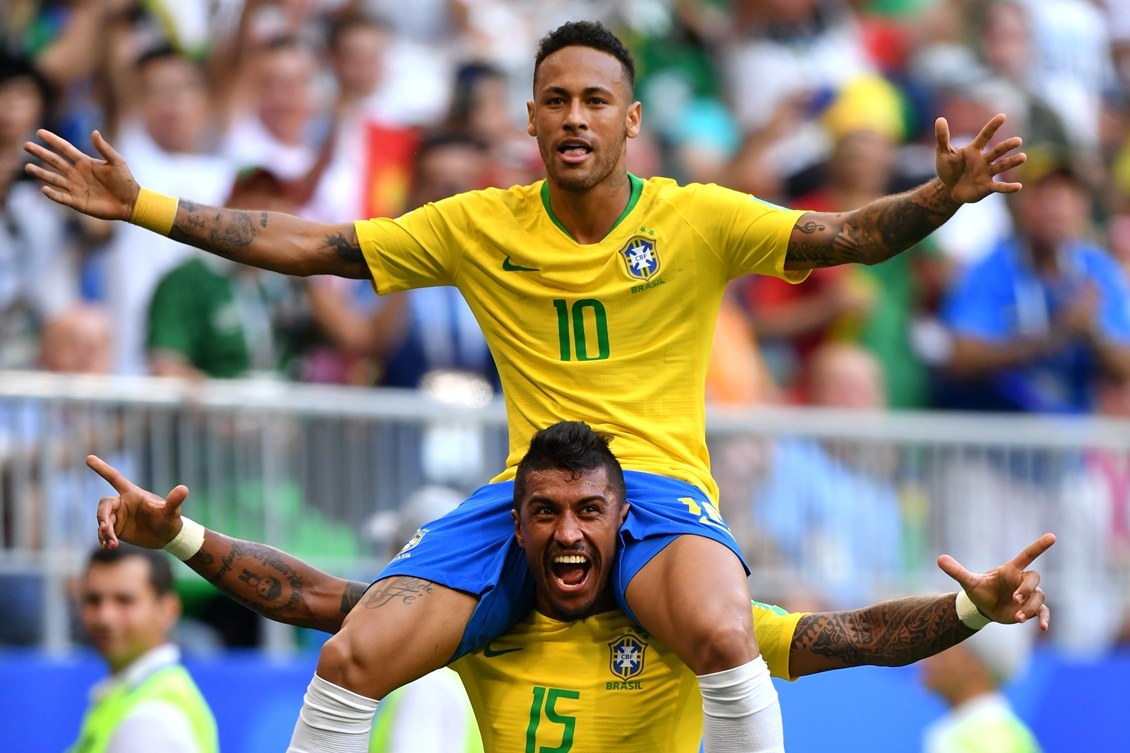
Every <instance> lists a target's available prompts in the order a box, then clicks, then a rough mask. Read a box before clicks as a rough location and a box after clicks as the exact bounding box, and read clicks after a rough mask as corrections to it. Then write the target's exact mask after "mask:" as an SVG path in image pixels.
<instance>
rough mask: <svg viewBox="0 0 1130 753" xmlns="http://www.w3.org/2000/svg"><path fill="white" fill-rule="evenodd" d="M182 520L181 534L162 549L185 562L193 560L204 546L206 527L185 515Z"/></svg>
mask: <svg viewBox="0 0 1130 753" xmlns="http://www.w3.org/2000/svg"><path fill="white" fill-rule="evenodd" d="M180 520H181V527H180V532H179V533H177V535H176V536H174V537H173V539H172V541H170V542H169V543H167V544H165V546H164V547H162V548H163V549H164V550H165V551H166V552H168V553H169V554H171V555H173V556H174V557H176V558H177V559H178V560H181V561H182V562H183V561H185V560H187V559H190V558H192V556H193V555H195V554H196V553H197V552H199V551H200V548H201V547H202V546H204V526H202V525H200V524H199V523H197V522H196V521H195V520H193V519H192V518H186V517H184V516H183V515H182V516H181V519H180Z"/></svg>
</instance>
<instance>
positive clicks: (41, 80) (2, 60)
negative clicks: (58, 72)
mask: <svg viewBox="0 0 1130 753" xmlns="http://www.w3.org/2000/svg"><path fill="white" fill-rule="evenodd" d="M18 79H26V80H28V81H30V82H31V83H32V84H34V85H35V88H36V90H37V91H38V92H39V98H40V100H41V101H42V103H43V112H44V113H45V114H46V113H49V112H51V110H52V109H53V108H54V106H55V99H56V97H57V96H58V91H57V90H56V87H55V85H54V84H52V83H51V82H50V81H49V80H48V79H47V76H45V75H44V74H43V72H42V71H41V70H39V68H38V67H37V66H36V65H35V62H34V61H33V60H32V59H31V58H29V57H27V56H24V55H13V54H10V53H7V52H3V51H0V84H6V83H8V82H9V81H16V80H18Z"/></svg>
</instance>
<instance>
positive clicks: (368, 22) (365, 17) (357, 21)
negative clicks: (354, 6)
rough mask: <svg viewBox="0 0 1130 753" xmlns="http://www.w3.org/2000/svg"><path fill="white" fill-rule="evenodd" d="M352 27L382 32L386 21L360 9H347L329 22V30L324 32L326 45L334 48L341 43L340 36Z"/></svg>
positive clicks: (385, 29)
mask: <svg viewBox="0 0 1130 753" xmlns="http://www.w3.org/2000/svg"><path fill="white" fill-rule="evenodd" d="M354 29H373V30H375V31H381V32H383V31H387V30H388V22H387V21H386V20H385V19H383V18H380V17H379V16H373V15H370V14H368V13H365V12H362V11H348V12H346V13H343V14H341V15H339V16H337V17H336V18H334V19H333V20H332V21H331V22H330V26H329V31H328V32H327V33H326V46H327V47H329V48H330V49H331V50H336V49H337V48H338V45H340V44H341V38H342V37H343V36H345V35H346V34H347V33H349V32H351V31H353V30H354Z"/></svg>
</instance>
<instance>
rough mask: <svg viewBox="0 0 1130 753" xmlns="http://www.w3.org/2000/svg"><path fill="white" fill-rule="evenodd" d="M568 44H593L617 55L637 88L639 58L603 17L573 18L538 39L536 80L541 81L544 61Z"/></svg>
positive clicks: (631, 86) (631, 90)
mask: <svg viewBox="0 0 1130 753" xmlns="http://www.w3.org/2000/svg"><path fill="white" fill-rule="evenodd" d="M566 47H591V48H592V49H594V50H599V51H600V52H606V53H608V54H609V55H611V56H612V57H614V58H616V59H617V60H619V61H620V66H621V67H622V68H623V69H624V76H625V78H626V79H627V81H628V92H629V93H634V92H635V89H636V61H635V60H633V59H632V53H630V52H628V48H627V47H625V46H624V43H623V42H621V41H620V38H619V37H617V36H616V35H615V34H613V33H612V32H611V31H609V30H608V28H607V27H606V26H605V25H604V24H602V23H600V22H599V21H570V22H569V23H567V24H562V25H561V26H558V27H557V28H556V29H554V30H553V31H551V32H549V33H548V34H546V35H545V36H544V37H542V38H541V41H540V42H539V43H538V54H537V57H535V58H534V80H535V81H537V78H538V69H539V68H541V64H542V61H543V60H545V59H546V58H547V57H549V56H550V55H552V54H553V53H555V52H557V51H558V50H563V49H565V48H566Z"/></svg>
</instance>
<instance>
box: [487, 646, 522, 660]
mask: <svg viewBox="0 0 1130 753" xmlns="http://www.w3.org/2000/svg"><path fill="white" fill-rule="evenodd" d="M521 650H522V646H518V647H517V648H500V649H493V648H491V647H490V644H489V643H488V644H487V647H486V648H484V649H483V656H486V657H488V658H489V657H493V656H502V655H503V654H511V653H514V652H515V651H521Z"/></svg>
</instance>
